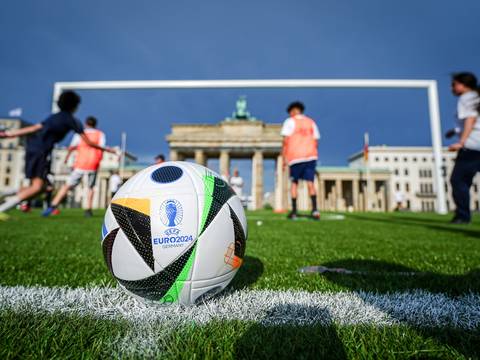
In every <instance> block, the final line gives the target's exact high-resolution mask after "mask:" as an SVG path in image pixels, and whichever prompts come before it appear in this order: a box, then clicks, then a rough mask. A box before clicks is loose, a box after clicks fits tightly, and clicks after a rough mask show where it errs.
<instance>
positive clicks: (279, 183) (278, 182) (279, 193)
mask: <svg viewBox="0 0 480 360" xmlns="http://www.w3.org/2000/svg"><path fill="white" fill-rule="evenodd" d="M276 165H277V166H276V172H275V212H282V211H284V210H286V208H285V207H284V204H285V197H286V196H287V193H286V192H285V184H284V181H285V177H284V176H283V173H284V170H283V156H282V154H280V155H278V156H277V162H276Z"/></svg>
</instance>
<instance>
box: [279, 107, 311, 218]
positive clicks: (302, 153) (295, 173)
mask: <svg viewBox="0 0 480 360" xmlns="http://www.w3.org/2000/svg"><path fill="white" fill-rule="evenodd" d="M304 111H305V106H304V105H303V104H302V103H301V102H299V101H296V102H293V103H291V104H290V105H289V106H288V108H287V112H288V114H289V115H290V117H289V118H288V119H287V120H285V122H284V123H283V127H282V130H281V134H282V136H283V149H282V154H283V162H284V165H285V164H287V165H288V166H289V167H290V178H291V180H292V186H291V196H292V211H291V212H290V213H289V214H288V218H289V219H293V220H294V219H296V218H297V185H298V181H299V180H305V181H306V182H307V186H308V193H309V194H310V198H311V201H312V213H311V215H312V217H313V218H314V219H316V220H318V219H320V213H319V211H318V210H317V192H316V189H315V186H314V184H313V181H314V179H315V168H316V166H317V159H318V150H317V145H318V139H320V132H319V131H318V127H317V124H315V121H313V120H312V119H310V118H309V117H307V116H305V115H304V114H303V112H304Z"/></svg>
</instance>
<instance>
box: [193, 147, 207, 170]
mask: <svg viewBox="0 0 480 360" xmlns="http://www.w3.org/2000/svg"><path fill="white" fill-rule="evenodd" d="M195 162H196V163H197V164H199V165H203V166H206V165H207V157H206V156H205V152H204V151H203V150H202V149H197V150H195Z"/></svg>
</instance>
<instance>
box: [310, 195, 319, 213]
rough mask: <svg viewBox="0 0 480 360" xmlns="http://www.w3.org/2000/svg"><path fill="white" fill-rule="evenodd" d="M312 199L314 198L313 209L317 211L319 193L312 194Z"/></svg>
mask: <svg viewBox="0 0 480 360" xmlns="http://www.w3.org/2000/svg"><path fill="white" fill-rule="evenodd" d="M310 199H312V211H317V195H311V196H310Z"/></svg>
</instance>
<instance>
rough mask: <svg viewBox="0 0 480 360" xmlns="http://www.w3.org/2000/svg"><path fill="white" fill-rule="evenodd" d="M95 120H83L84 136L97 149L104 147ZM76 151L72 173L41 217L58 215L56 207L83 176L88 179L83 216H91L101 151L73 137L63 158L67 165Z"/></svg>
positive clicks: (102, 135)
mask: <svg viewBox="0 0 480 360" xmlns="http://www.w3.org/2000/svg"><path fill="white" fill-rule="evenodd" d="M96 127H97V119H96V118H94V117H93V116H89V117H87V119H86V120H85V130H84V132H85V134H86V136H87V137H88V138H89V140H90V141H91V142H92V143H94V144H96V145H98V146H99V147H105V134H104V133H103V132H102V131H100V130H98V129H97V128H96ZM73 151H76V152H77V154H76V157H75V163H74V164H73V171H72V173H71V174H70V177H69V178H68V180H67V183H66V184H65V185H63V186H62V188H61V189H60V191H59V192H58V193H57V195H56V196H55V198H54V199H53V201H52V204H51V206H50V207H49V208H47V209H46V210H45V211H44V212H43V213H42V215H43V216H45V217H47V216H50V215H58V214H59V211H58V209H57V207H58V205H59V204H60V203H61V202H62V200H63V199H64V198H65V196H66V195H67V193H68V191H69V190H71V189H72V188H74V187H75V186H77V185H78V184H79V183H80V181H81V180H82V178H83V176H87V177H88V188H89V189H88V197H87V208H86V209H85V216H86V217H91V216H92V215H93V214H92V201H93V189H94V187H95V183H96V180H97V172H98V168H99V167H100V162H101V161H102V157H103V151H102V150H99V149H98V148H94V147H91V146H90V145H88V144H87V143H86V142H85V141H84V140H83V139H81V138H80V137H79V136H74V137H73V139H72V143H71V144H70V146H69V148H68V153H67V156H66V158H65V163H67V161H68V158H69V157H70V155H71V153H72V152H73Z"/></svg>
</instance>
